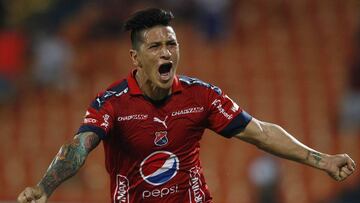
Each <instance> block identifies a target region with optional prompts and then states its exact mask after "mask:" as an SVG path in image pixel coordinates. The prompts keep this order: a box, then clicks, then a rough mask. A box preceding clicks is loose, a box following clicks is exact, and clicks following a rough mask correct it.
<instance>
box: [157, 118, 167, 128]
mask: <svg viewBox="0 0 360 203" xmlns="http://www.w3.org/2000/svg"><path fill="white" fill-rule="evenodd" d="M167 118H168V116H166V117H165V119H164V120H161V119H160V118H158V117H154V122H158V123H161V124H163V126H164V127H165V128H167V125H166V119H167Z"/></svg>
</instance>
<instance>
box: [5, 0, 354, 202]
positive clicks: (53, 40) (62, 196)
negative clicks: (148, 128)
mask: <svg viewBox="0 0 360 203" xmlns="http://www.w3.org/2000/svg"><path fill="white" fill-rule="evenodd" d="M0 2H1V3H0V26H1V27H0V140H1V141H0V202H13V201H14V200H15V199H16V197H17V195H18V193H19V192H20V191H21V190H22V189H23V188H24V187H25V186H27V185H33V184H36V183H37V181H38V180H39V179H40V178H41V177H42V175H43V174H44V172H45V170H46V169H47V166H48V165H49V163H50V162H51V160H52V158H53V157H54V155H55V154H56V153H57V151H58V149H59V147H60V146H61V144H62V143H64V142H66V141H67V140H70V139H71V138H72V137H73V135H74V133H75V132H76V130H77V128H78V126H79V124H80V123H81V121H82V117H83V115H84V113H85V109H86V108H87V105H88V104H89V103H90V101H91V100H92V98H93V97H94V96H95V94H96V93H97V92H98V91H100V90H102V89H103V88H105V87H107V86H108V85H109V84H110V83H111V82H112V81H114V80H117V79H119V78H122V77H124V76H126V75H127V74H128V72H129V70H130V69H131V64H130V60H129V53H128V50H129V48H130V44H129V35H128V33H122V32H121V29H120V22H121V21H123V20H124V18H126V17H128V15H129V14H131V13H132V12H133V11H135V10H138V9H141V8H145V7H150V6H160V7H163V8H168V9H171V10H172V11H173V12H174V14H175V16H176V21H175V24H174V27H175V31H176V32H177V35H178V39H179V42H180V46H181V62H180V68H179V73H181V74H187V75H190V76H194V77H199V78H201V79H202V80H204V81H208V82H211V83H213V84H215V85H217V86H219V87H221V88H222V89H223V90H224V91H225V92H227V94H228V95H229V96H231V97H232V98H233V99H234V100H236V101H237V102H238V103H239V104H240V105H241V106H242V107H243V108H244V109H245V110H247V111H248V112H249V113H251V114H252V115H254V116H255V117H257V118H259V119H262V120H266V121H270V122H275V123H278V124H280V125H282V126H283V127H284V128H285V129H287V130H288V131H289V132H291V133H292V134H294V135H295V136H296V137H297V138H299V139H300V140H301V141H302V142H304V143H306V144H308V145H309V146H311V147H313V148H315V149H318V150H320V151H324V152H327V153H338V152H346V153H349V154H350V155H351V156H352V157H353V158H354V159H355V161H357V162H358V163H359V155H360V154H359V146H360V140H359V138H360V130H359V128H360V127H359V126H360V122H359V120H360V119H359V115H358V114H355V113H354V112H356V111H358V109H359V104H360V101H359V99H358V98H359V96H358V95H359V93H360V87H359V86H360V85H359V81H360V74H359V72H360V71H359V69H360V59H359V58H360V57H359V53H360V32H359V31H360V30H359V25H360V24H359V23H360V22H359V20H360V16H359V13H360V12H359V11H360V10H359V8H360V3H359V1H356V0H270V1H266V0H246V1H245V0H218V1H217V0H168V1H165V0H163V1H141V0H136V1H126V0H108V1H100V0H98V1H85V0H78V1H71V0H54V1H47V0H32V1H27V0H1V1H0ZM356 95H357V96H356ZM356 109H357V110H356ZM201 156H202V162H203V166H204V168H205V175H206V177H207V181H208V184H209V187H210V190H211V191H212V194H213V197H214V200H215V201H214V202H217V203H263V202H267V203H340V202H341V203H342V202H346V203H355V202H360V197H359V196H360V189H359V188H360V178H359V177H360V176H359V172H358V171H357V172H356V173H355V174H354V176H353V177H351V178H350V179H348V180H346V181H345V182H341V183H337V182H335V181H332V180H331V179H330V178H329V177H328V176H327V175H326V174H325V173H322V172H320V171H317V170H313V169H311V168H309V167H305V166H301V165H299V164H296V163H293V162H289V161H284V160H280V159H278V158H275V157H273V156H269V155H267V154H265V153H263V152H261V151H259V150H257V149H256V148H255V147H253V146H250V145H247V144H245V143H242V142H240V141H236V140H227V139H224V138H221V137H220V136H217V135H215V134H214V133H213V132H210V131H207V132H206V134H205V135H204V137H203V140H202V151H201ZM108 182H109V181H108V176H107V173H106V171H105V168H104V158H103V149H102V146H101V147H98V148H97V149H96V150H95V151H94V152H93V153H92V154H91V155H90V157H89V158H88V160H87V162H86V164H85V166H84V167H83V168H82V169H81V171H80V172H79V173H78V174H77V175H76V176H75V177H74V178H72V179H71V180H69V181H68V182H66V183H64V184H63V185H62V186H61V187H59V188H58V190H57V191H56V192H55V193H54V195H53V196H52V198H51V201H50V202H94V203H99V202H108V200H109V194H110V191H109V185H108Z"/></svg>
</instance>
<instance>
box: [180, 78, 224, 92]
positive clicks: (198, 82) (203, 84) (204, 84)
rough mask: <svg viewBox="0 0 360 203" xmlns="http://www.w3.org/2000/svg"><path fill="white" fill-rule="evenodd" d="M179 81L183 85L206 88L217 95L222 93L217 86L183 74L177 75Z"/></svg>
mask: <svg viewBox="0 0 360 203" xmlns="http://www.w3.org/2000/svg"><path fill="white" fill-rule="evenodd" d="M178 77H179V81H180V82H181V84H182V85H183V86H184V87H188V88H191V87H200V89H203V90H207V91H214V92H215V93H217V94H218V95H221V94H222V91H221V89H220V88H219V87H217V86H215V85H212V84H210V83H207V82H204V81H202V80H200V79H198V78H193V77H189V76H185V75H179V76H178Z"/></svg>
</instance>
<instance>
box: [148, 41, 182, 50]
mask: <svg viewBox="0 0 360 203" xmlns="http://www.w3.org/2000/svg"><path fill="white" fill-rule="evenodd" d="M177 45H178V43H177V42H168V43H166V46H177ZM160 46H161V44H151V45H149V49H155V48H158V47H160Z"/></svg>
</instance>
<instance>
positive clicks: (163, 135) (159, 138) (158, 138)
mask: <svg viewBox="0 0 360 203" xmlns="http://www.w3.org/2000/svg"><path fill="white" fill-rule="evenodd" d="M168 141H169V140H168V138H167V131H160V132H156V133H155V139H154V144H155V145H156V146H159V147H161V146H164V145H166V144H167V143H168Z"/></svg>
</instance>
